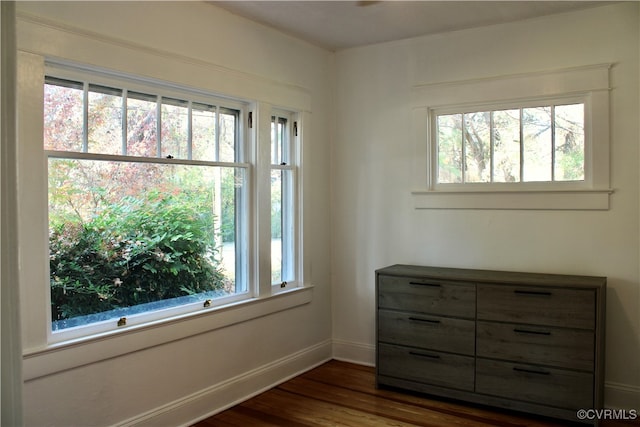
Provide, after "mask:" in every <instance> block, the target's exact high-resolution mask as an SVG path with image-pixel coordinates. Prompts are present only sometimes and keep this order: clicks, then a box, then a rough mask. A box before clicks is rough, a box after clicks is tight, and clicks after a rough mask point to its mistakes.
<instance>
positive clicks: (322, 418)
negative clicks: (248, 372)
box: [243, 388, 411, 427]
mask: <svg viewBox="0 0 640 427" xmlns="http://www.w3.org/2000/svg"><path fill="white" fill-rule="evenodd" d="M247 404H248V405H250V407H252V408H255V409H259V410H262V411H269V410H274V409H275V408H277V410H278V412H279V413H280V415H281V416H282V417H284V418H287V419H290V420H295V421H298V422H302V423H304V424H305V425H309V426H327V427H329V426H338V425H339V426H349V427H362V426H363V425H366V426H373V427H378V426H379V427H387V426H397V427H409V426H411V424H409V423H404V422H400V421H395V420H391V419H387V418H385V417H381V416H377V415H375V414H371V413H368V412H365V411H359V410H357V409H352V408H349V407H347V406H343V405H335V404H331V403H327V402H323V401H319V400H316V399H312V398H306V397H304V396H298V395H295V394H292V393H288V392H286V391H283V390H280V389H279V388H277V389H274V390H270V391H268V392H267V393H264V394H262V395H260V396H257V397H255V398H253V399H251V400H250V401H248V402H247ZM243 405H244V404H243Z"/></svg>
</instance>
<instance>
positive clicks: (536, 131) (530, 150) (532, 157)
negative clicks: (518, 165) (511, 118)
mask: <svg viewBox="0 0 640 427" xmlns="http://www.w3.org/2000/svg"><path fill="white" fill-rule="evenodd" d="M522 132H523V133H522V135H523V144H524V153H523V154H524V159H523V166H522V173H523V180H524V181H551V168H552V162H551V151H552V144H551V107H535V108H523V109H522Z"/></svg>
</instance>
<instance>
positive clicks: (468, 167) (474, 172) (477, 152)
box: [464, 112, 491, 182]
mask: <svg viewBox="0 0 640 427" xmlns="http://www.w3.org/2000/svg"><path fill="white" fill-rule="evenodd" d="M464 123H465V127H464V144H465V182H490V181H491V136H490V135H491V134H490V131H489V130H490V129H491V114H490V113H489V112H477V113H468V114H465V115H464Z"/></svg>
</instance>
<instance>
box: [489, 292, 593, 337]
mask: <svg viewBox="0 0 640 427" xmlns="http://www.w3.org/2000/svg"><path fill="white" fill-rule="evenodd" d="M595 304H596V293H595V291H594V290H588V289H560V288H543V287H527V286H502V285H478V319H479V320H496V321H501V322H513V323H529V324H534V325H548V326H560V327H567V328H580V329H590V330H593V329H594V328H595V311H596V310H595Z"/></svg>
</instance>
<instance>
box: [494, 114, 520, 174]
mask: <svg viewBox="0 0 640 427" xmlns="http://www.w3.org/2000/svg"><path fill="white" fill-rule="evenodd" d="M493 180H494V182H518V181H520V110H519V109H518V110H502V111H494V112H493Z"/></svg>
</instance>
